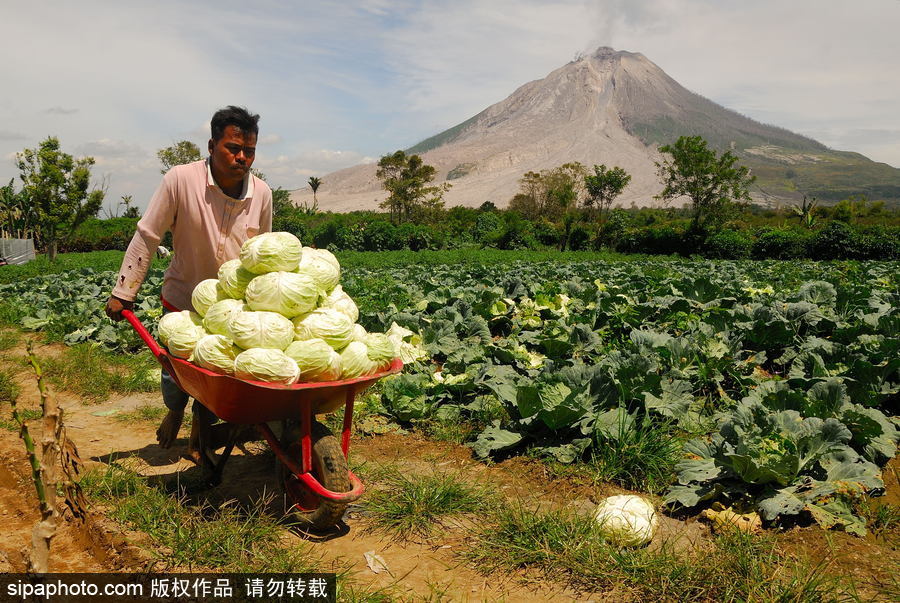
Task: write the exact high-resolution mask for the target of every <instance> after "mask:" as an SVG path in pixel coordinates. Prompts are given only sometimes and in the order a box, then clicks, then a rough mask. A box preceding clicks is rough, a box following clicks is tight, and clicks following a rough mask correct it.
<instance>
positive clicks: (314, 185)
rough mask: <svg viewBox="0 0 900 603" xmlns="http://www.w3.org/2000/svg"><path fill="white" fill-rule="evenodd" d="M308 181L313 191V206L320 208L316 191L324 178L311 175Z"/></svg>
mask: <svg viewBox="0 0 900 603" xmlns="http://www.w3.org/2000/svg"><path fill="white" fill-rule="evenodd" d="M306 183H307V184H309V188H311V189H312V192H313V208H318V207H319V200H318V199H316V191H317V190H319V187H320V186H322V179H321V178H316V177H315V176H310V177H309V180H307V181H306Z"/></svg>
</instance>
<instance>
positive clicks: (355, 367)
mask: <svg viewBox="0 0 900 603" xmlns="http://www.w3.org/2000/svg"><path fill="white" fill-rule="evenodd" d="M340 277H341V266H340V264H339V263H338V261H337V258H335V257H334V255H333V254H332V253H331V252H329V251H327V250H323V249H314V248H312V247H303V246H302V245H301V244H300V239H298V238H297V237H295V236H294V235H292V234H291V233H288V232H272V233H266V234H261V235H258V236H255V237H253V238H251V239H249V240H247V241H246V242H245V243H244V244H243V246H242V247H241V254H240V258H239V259H235V260H230V261H228V262H225V263H224V264H222V266H221V267H220V268H219V273H218V278H215V279H207V280H205V281H202V282H201V283H200V284H198V285H197V286H196V288H195V289H194V292H193V295H192V296H191V303H192V305H193V306H194V311H190V310H184V311H182V312H171V313H169V314H166V315H164V316H163V317H162V318H161V319H160V321H159V325H158V332H159V338H160V340H161V341H162V342H163V345H165V346H166V348H167V349H168V350H169V353H171V354H172V355H173V356H177V357H179V358H184V359H186V360H188V361H189V362H193V363H194V364H196V365H198V366H202V367H203V368H206V369H209V370H211V371H215V372H218V373H223V374H227V375H233V376H235V377H237V378H239V379H249V380H253V381H266V382H271V383H281V384H285V385H290V384H292V383H298V382H317V381H336V380H339V379H350V378H353V377H361V376H365V375H371V374H374V373H377V372H380V371H383V370H386V369H387V368H388V367H389V366H390V365H391V362H392V361H393V359H394V358H395V357H396V356H397V351H396V347H395V343H394V341H393V340H392V338H389V337H388V336H387V335H386V334H384V333H368V332H366V330H365V329H364V328H363V327H362V326H361V325H359V324H357V323H356V321H357V320H358V319H359V309H358V308H357V307H356V303H355V302H354V301H353V299H351V298H350V296H349V295H347V294H346V293H345V292H344V290H343V289H342V288H341V285H340Z"/></svg>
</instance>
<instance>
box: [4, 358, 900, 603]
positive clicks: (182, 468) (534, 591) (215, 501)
mask: <svg viewBox="0 0 900 603" xmlns="http://www.w3.org/2000/svg"><path fill="white" fill-rule="evenodd" d="M15 352H16V351H15V350H13V351H7V352H5V353H4V354H3V358H0V364H2V365H3V366H6V367H7V368H9V367H10V366H14V365H12V364H11V362H12V361H11V358H13V357H14V356H15ZM57 352H58V350H54V349H53V346H49V347H47V346H45V347H44V348H41V349H39V353H40V354H42V355H46V354H53V353H57ZM19 367H20V368H19V372H17V383H18V385H19V387H20V389H21V394H20V398H19V404H20V406H24V407H36V406H37V405H38V403H39V402H38V401H39V397H38V395H37V389H36V387H35V384H34V379H33V377H32V376H31V374H30V372H28V371H26V370H24V369H23V368H21V365H19ZM56 396H57V399H58V400H59V402H60V404H61V406H62V407H63V408H64V409H65V424H66V426H67V429H68V433H69V437H70V438H71V439H72V440H74V441H75V443H76V445H77V446H78V449H79V452H80V454H81V457H82V458H83V459H84V460H85V461H86V462H87V464H88V465H107V464H109V463H114V462H118V460H120V459H125V458H133V459H134V460H133V461H131V464H130V465H129V466H130V467H132V468H137V469H138V470H139V471H140V473H142V474H144V475H154V476H157V479H159V480H162V481H163V482H165V483H167V484H169V485H171V484H173V483H177V484H179V485H181V486H184V487H185V488H186V491H187V492H188V495H189V497H190V498H191V500H193V501H206V502H208V503H210V504H212V505H214V506H218V505H220V504H222V503H224V502H225V501H230V500H234V501H237V503H238V504H242V505H247V506H252V505H253V504H254V503H255V502H256V501H258V500H260V499H262V498H264V497H265V496H266V495H267V494H271V493H273V492H278V491H279V488H278V484H277V483H276V480H275V471H274V455H273V454H272V453H271V452H270V451H269V450H268V449H267V448H266V447H265V446H264V445H262V444H258V443H252V444H250V445H248V446H247V447H246V451H236V453H235V456H234V457H233V458H232V459H231V460H230V461H229V463H228V465H227V466H226V468H225V472H224V480H223V484H222V485H220V486H219V487H217V488H214V489H202V488H200V487H199V486H198V484H199V483H200V470H199V468H197V467H195V466H194V465H193V464H192V463H190V462H188V461H185V460H183V459H181V458H180V457H179V452H180V451H181V448H182V447H183V446H184V445H185V444H186V440H185V439H184V436H185V435H186V430H185V429H183V430H182V439H181V440H180V441H179V442H178V443H177V444H176V447H174V448H173V449H171V450H163V449H161V448H159V446H158V445H157V444H156V438H155V428H156V426H155V424H152V423H150V422H146V421H143V422H129V423H123V422H122V421H119V420H117V419H116V416H117V415H120V414H123V413H128V412H130V411H133V410H135V409H137V408H139V407H141V406H144V405H148V404H153V405H155V404H161V402H160V400H159V396H158V394H141V395H129V396H114V397H111V398H109V399H107V400H105V401H104V402H102V403H99V404H85V403H84V402H82V400H80V399H79V398H77V397H75V396H72V395H70V394H67V393H66V392H62V393H58V394H56ZM4 412H5V411H4ZM38 423H39V422H36V421H32V428H33V429H34V430H36V431H37V430H38V428H39V425H38ZM351 456H352V459H351V460H352V462H353V464H354V465H355V466H361V469H360V473H362V474H365V472H366V470H367V468H369V469H371V468H377V467H380V466H383V465H395V466H398V467H400V468H401V469H402V470H403V471H405V472H415V473H426V472H452V473H454V474H458V475H461V476H465V477H466V479H468V480H471V481H472V482H474V483H479V484H484V485H490V487H491V488H493V489H494V490H495V491H496V492H497V493H498V496H499V495H502V496H503V497H505V498H506V499H508V500H517V501H523V502H525V503H526V504H528V505H534V506H562V505H568V506H574V507H576V508H580V509H582V510H585V511H589V510H590V508H591V507H592V506H593V502H592V500H596V499H598V498H600V497H602V496H605V495H608V494H613V493H617V492H618V490H616V489H615V488H613V487H609V488H606V489H599V490H596V489H594V490H592V489H590V488H588V487H585V486H582V485H578V484H574V483H569V482H567V481H565V480H553V479H551V478H550V477H548V476H547V475H546V474H545V473H544V471H543V470H542V468H541V465H540V464H538V463H534V462H529V461H527V460H524V459H517V460H512V461H507V462H504V463H502V464H499V465H493V466H487V465H485V464H483V463H479V462H476V461H474V460H473V459H472V458H471V455H470V453H469V450H468V449H467V448H465V447H462V446H455V445H451V444H444V443H439V442H432V441H428V440H425V439H423V438H421V437H417V436H414V435H396V434H388V435H382V436H373V437H358V436H355V437H354V440H353V442H352V444H351ZM892 466H893V468H894V473H893V474H892V475H893V476H894V478H893V479H894V482H895V483H893V485H892V486H891V489H892V494H891V496H896V495H897V492H900V485H898V484H896V471H895V470H896V468H897V467H898V463H897V459H895V460H894V462H893V463H892ZM370 486H375V487H377V484H370ZM280 506H281V502H280V501H279V500H277V499H276V500H273V501H271V502H270V503H269V507H270V510H271V512H272V513H273V514H274V515H275V516H278V514H279V512H280V509H279V508H280ZM37 517H38V513H37V503H36V497H35V495H34V487H33V484H32V483H31V481H30V473H29V470H28V466H27V463H26V458H25V454H24V447H23V445H22V442H21V441H20V440H19V438H18V434H17V433H16V432H14V431H10V430H0V519H2V520H3V523H4V530H3V531H2V534H0V571H7V572H8V571H22V570H23V569H24V557H23V555H22V551H23V549H24V547H25V546H26V545H27V544H28V542H29V541H30V530H31V527H32V526H33V524H34V522H35V520H36V519H37ZM471 533H472V532H471V530H469V529H467V526H465V525H460V524H453V523H450V524H448V525H445V526H443V527H442V528H441V530H440V531H439V532H438V536H435V537H434V538H431V539H410V540H406V541H403V542H400V541H397V540H394V539H392V538H390V537H388V536H384V535H382V534H378V533H375V532H373V531H372V530H371V529H370V524H369V522H368V521H367V518H366V516H365V513H364V511H363V509H362V508H361V507H359V506H351V507H350V509H348V512H347V513H346V515H345V522H344V525H343V526H341V529H340V530H338V531H336V532H335V533H333V534H330V535H327V537H325V538H319V539H316V540H312V542H313V547H314V548H315V550H316V551H317V552H318V553H320V554H322V555H323V559H324V562H325V564H326V565H331V566H332V568H334V569H340V568H347V567H349V568H351V569H352V570H353V571H354V572H355V577H354V580H355V581H356V582H359V583H361V584H363V585H369V586H373V587H390V588H391V592H392V593H393V594H395V595H397V596H399V597H402V598H404V599H407V598H409V599H426V600H454V601H468V600H471V601H483V600H487V601H501V600H505V601H566V600H584V598H583V596H580V594H579V593H578V592H576V591H574V590H572V589H569V588H568V587H567V586H566V584H565V583H560V582H557V583H547V582H544V581H539V580H537V579H533V580H530V581H526V580H525V577H524V576H522V575H509V576H498V575H492V576H491V577H489V578H485V577H484V576H483V575H481V574H479V573H478V572H477V571H475V570H474V569H473V568H471V567H469V566H467V565H466V564H465V563H463V562H462V561H461V557H460V555H459V554H458V553H459V552H460V551H461V550H463V549H464V548H465V547H466V546H467V544H468V539H469V538H471ZM708 534H709V533H708V528H707V527H706V526H705V525H704V524H701V523H699V522H697V521H693V520H689V521H687V522H682V521H676V520H674V519H670V518H663V519H662V528H661V530H660V531H659V533H658V536H657V539H655V541H654V545H657V544H658V542H660V541H662V540H668V541H669V542H672V541H677V546H679V547H686V548H694V547H696V546H701V545H702V542H703V540H704V539H707V538H708V537H709V536H708ZM303 540H307V541H310V539H309V538H308V537H306V536H305V535H303V534H301V533H298V532H294V531H290V530H288V529H286V530H285V542H286V544H287V545H288V546H290V545H292V544H298V545H299V544H300V543H301V542H302V541H303ZM783 540H784V542H785V543H787V544H788V545H789V546H791V547H792V548H793V549H794V550H795V551H796V552H798V553H803V554H807V555H812V556H815V555H818V556H820V557H821V556H823V555H824V551H832V552H833V551H834V550H835V548H836V547H835V543H836V545H837V548H839V549H841V550H843V551H844V553H845V554H846V560H845V561H841V558H840V557H838V558H837V559H835V558H832V559H831V560H830V562H829V563H830V564H832V565H833V566H835V567H836V568H837V570H838V571H840V572H846V573H847V574H848V575H854V576H857V577H859V578H860V579H865V578H867V577H871V576H876V577H880V578H881V579H883V577H884V576H885V575H886V574H889V573H890V571H891V570H890V567H900V555H898V553H897V551H896V550H894V549H890V548H887V547H883V546H878V545H876V543H874V542H872V541H871V540H863V539H856V538H852V537H849V536H847V535H846V534H836V533H826V532H823V531H821V530H819V529H817V528H806V529H803V530H793V531H791V532H790V533H788V534H786V535H785V537H784V539H783ZM141 541H142V539H141V535H140V534H134V533H128V532H123V531H122V528H121V526H118V525H116V524H115V523H114V522H112V521H111V520H109V519H107V518H105V517H103V516H102V514H99V513H93V514H91V515H89V517H88V520H87V521H86V522H85V523H83V524H79V523H77V522H74V521H69V522H67V523H66V524H65V526H64V527H63V529H62V530H61V532H60V535H59V536H58V537H57V538H56V539H55V540H54V542H53V551H54V554H53V555H52V559H53V566H52V567H51V569H52V570H54V571H87V572H98V571H110V570H112V571H139V570H141V569H142V568H143V567H144V563H145V562H146V560H147V558H148V556H147V554H146V553H142V552H141V550H140V543H141ZM651 546H653V545H651ZM369 552H372V553H375V554H377V555H379V556H380V557H381V558H382V559H383V560H384V562H385V564H386V566H387V568H388V571H382V572H381V573H378V574H376V573H373V572H372V570H370V569H369V567H368V565H367V562H366V558H365V554H366V553H369ZM613 595H614V593H606V596H598V595H596V594H595V595H594V596H593V600H604V599H605V598H608V597H610V596H613Z"/></svg>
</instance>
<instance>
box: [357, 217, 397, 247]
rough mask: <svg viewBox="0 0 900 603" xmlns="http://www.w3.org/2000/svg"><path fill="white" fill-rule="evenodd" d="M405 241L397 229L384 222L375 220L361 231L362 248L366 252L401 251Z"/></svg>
mask: <svg viewBox="0 0 900 603" xmlns="http://www.w3.org/2000/svg"><path fill="white" fill-rule="evenodd" d="M404 245H405V241H404V240H403V237H402V236H401V234H400V233H399V232H397V227H396V226H394V225H393V224H391V223H390V222H385V221H384V220H375V221H374V222H371V223H369V224H368V225H367V226H366V229H365V230H364V231H363V248H364V249H365V250H366V251H392V250H396V249H403V247H404Z"/></svg>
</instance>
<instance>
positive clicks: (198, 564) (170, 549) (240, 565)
mask: <svg viewBox="0 0 900 603" xmlns="http://www.w3.org/2000/svg"><path fill="white" fill-rule="evenodd" d="M81 485H82V487H83V488H84V491H85V494H86V495H87V496H88V497H89V499H90V500H91V501H93V502H94V503H100V504H102V505H103V506H104V507H106V508H107V509H108V511H107V514H108V516H109V517H111V518H112V519H113V520H115V521H117V522H119V523H121V524H123V525H125V526H127V527H128V528H130V529H133V530H138V531H140V532H143V533H144V534H146V536H147V538H148V540H149V541H148V542H142V543H141V545H142V546H143V548H144V549H145V550H146V551H147V552H148V553H149V555H150V556H151V557H152V559H153V560H154V562H155V563H156V566H155V567H154V568H153V571H191V572H200V571H214V572H234V573H291V574H295V573H312V572H318V573H322V572H326V573H328V572H334V571H335V570H334V568H333V567H331V566H330V564H329V566H324V563H323V561H322V558H321V556H320V555H319V554H317V553H316V552H315V551H314V547H313V546H312V545H311V544H310V543H305V542H300V543H297V542H292V543H291V544H290V545H289V546H286V545H285V542H284V528H283V526H282V525H280V524H279V522H278V521H277V518H273V517H271V516H269V515H268V514H267V513H265V511H264V509H265V508H266V507H267V501H263V500H260V501H258V502H257V503H256V504H254V505H251V506H249V507H244V508H241V507H239V506H238V505H236V504H234V503H231V502H226V503H224V504H221V505H219V506H218V507H215V508H214V507H212V506H210V505H209V504H188V503H187V502H186V500H185V499H183V498H179V497H177V496H172V495H171V494H170V493H167V492H166V491H164V490H162V489H160V488H158V487H154V486H153V485H151V484H150V483H149V481H148V480H147V478H144V477H142V476H140V475H139V474H137V473H135V472H134V471H132V470H130V469H129V468H128V462H127V461H126V462H124V463H121V464H118V465H108V466H106V467H105V468H97V469H92V470H89V471H88V472H86V473H85V474H84V475H83V476H82V479H81ZM336 573H337V595H338V600H340V601H353V602H355V601H359V602H372V603H378V602H382V601H392V600H394V598H393V596H392V595H391V593H390V592H389V589H386V588H381V589H375V588H372V587H368V586H365V585H360V584H358V583H355V582H354V581H353V579H352V577H351V576H350V574H349V572H348V571H347V570H340V569H339V570H338V571H337V572H336Z"/></svg>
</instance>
